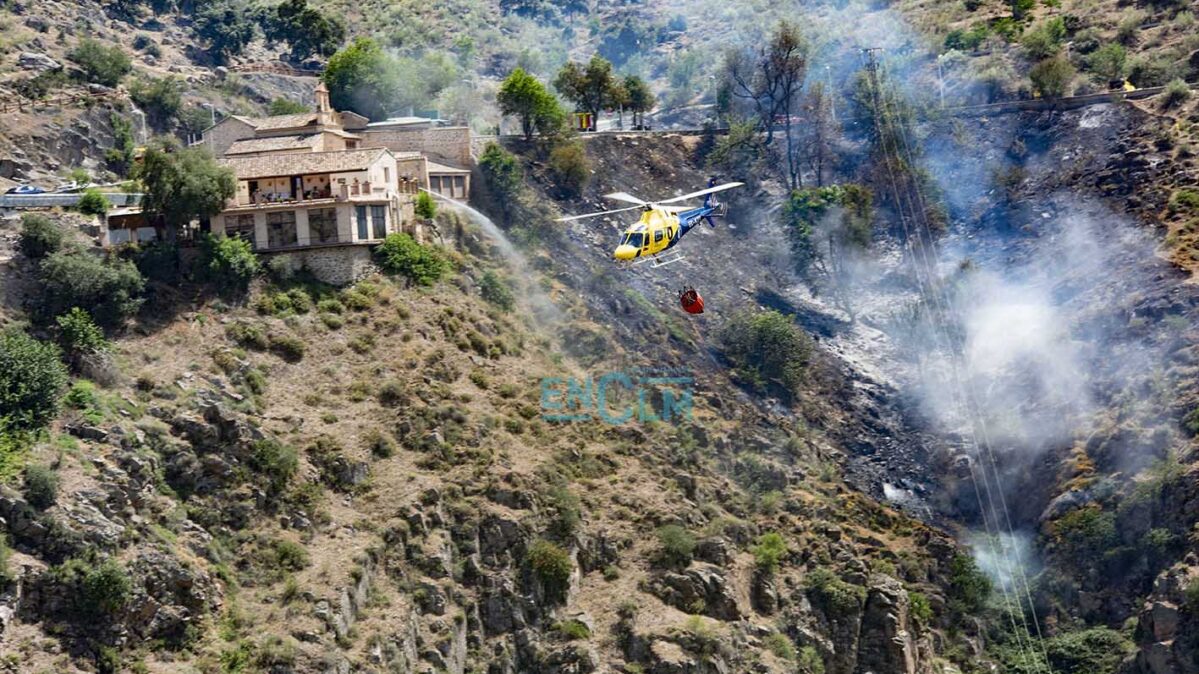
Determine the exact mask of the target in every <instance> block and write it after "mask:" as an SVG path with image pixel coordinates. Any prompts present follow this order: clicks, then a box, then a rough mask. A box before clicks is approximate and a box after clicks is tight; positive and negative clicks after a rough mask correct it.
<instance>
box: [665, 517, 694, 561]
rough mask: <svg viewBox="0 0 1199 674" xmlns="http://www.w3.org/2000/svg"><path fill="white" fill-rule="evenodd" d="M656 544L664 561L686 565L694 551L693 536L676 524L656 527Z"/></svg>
mask: <svg viewBox="0 0 1199 674" xmlns="http://www.w3.org/2000/svg"><path fill="white" fill-rule="evenodd" d="M658 545H659V546H661V552H660V553H659V554H660V556H661V559H662V561H663V562H664V563H666V564H669V565H672V566H687V565H688V564H690V563H691V556H692V555H693V554H694V553H695V536H693V535H692V534H691V532H689V531H687V530H686V529H684V528H683V527H681V526H679V525H677V524H667V525H666V526H664V527H660V528H659V529H658Z"/></svg>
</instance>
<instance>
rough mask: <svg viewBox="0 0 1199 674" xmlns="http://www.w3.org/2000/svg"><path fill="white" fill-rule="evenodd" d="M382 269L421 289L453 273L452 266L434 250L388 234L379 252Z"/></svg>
mask: <svg viewBox="0 0 1199 674" xmlns="http://www.w3.org/2000/svg"><path fill="white" fill-rule="evenodd" d="M375 255H376V256H377V257H378V258H379V266H380V267H382V268H383V270H384V271H386V272H388V273H391V274H399V275H401V276H404V277H406V278H407V279H408V280H410V281H412V282H414V283H416V284H417V285H422V286H428V285H433V284H434V283H436V282H437V280H438V279H440V278H441V277H442V276H444V275H445V274H446V273H447V272H449V270H450V263H449V262H448V261H447V260H446V259H445V258H444V257H442V256H441V254H440V253H439V252H438V251H437V250H436V249H433V248H430V247H428V246H422V245H421V244H419V243H417V242H416V240H415V239H413V238H412V237H411V236H409V235H407V234H403V233H397V234H388V235H387V238H386V239H383V243H381V244H379V246H378V248H376V249H375Z"/></svg>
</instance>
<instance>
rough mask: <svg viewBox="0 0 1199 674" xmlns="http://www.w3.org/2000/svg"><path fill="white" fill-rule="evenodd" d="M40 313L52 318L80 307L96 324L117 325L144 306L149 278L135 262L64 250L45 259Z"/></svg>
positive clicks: (41, 269) (41, 278)
mask: <svg viewBox="0 0 1199 674" xmlns="http://www.w3.org/2000/svg"><path fill="white" fill-rule="evenodd" d="M39 280H40V281H41V284H42V295H41V298H40V302H39V304H38V306H37V309H38V312H39V313H40V314H41V315H42V316H44V317H45V318H46V319H49V318H51V317H54V316H60V315H62V314H64V313H66V312H68V311H70V310H71V308H72V307H80V308H82V309H83V310H85V311H87V312H88V313H89V314H91V316H92V318H93V319H94V320H95V321H96V323H98V324H100V325H103V326H116V325H119V324H121V323H122V322H124V321H125V319H127V318H129V317H130V316H132V315H133V314H134V313H136V312H137V310H138V308H139V307H140V306H141V303H142V299H141V295H142V291H143V289H144V287H145V280H144V279H142V275H141V273H139V272H138V270H137V267H136V266H134V264H133V263H132V262H129V261H126V260H119V259H116V258H107V259H105V258H100V257H97V256H96V255H93V254H91V253H90V252H85V251H69V250H63V251H59V252H57V253H54V254H53V255H50V256H49V257H47V258H46V259H45V260H43V261H42V264H41V267H40V269H39Z"/></svg>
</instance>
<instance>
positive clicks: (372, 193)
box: [225, 182, 388, 209]
mask: <svg viewBox="0 0 1199 674" xmlns="http://www.w3.org/2000/svg"><path fill="white" fill-rule="evenodd" d="M387 193H388V190H387V187H386V186H385V185H383V186H381V185H372V184H371V183H369V182H365V183H354V184H352V185H338V186H337V188H336V189H330V188H325V189H318V190H307V191H305V192H304V193H302V194H300V195H298V196H297V195H295V194H293V193H292V192H290V191H289V192H261V191H260V192H255V193H254V194H253V195H252V196H251V197H250V199H249V200H246V199H242V198H234V199H230V200H229V201H228V202H227V203H226V205H225V207H226V208H227V209H233V208H247V207H250V206H288V205H297V204H306V203H310V202H319V201H351V200H353V199H354V198H355V197H359V198H361V197H371V198H374V199H383V198H386V197H387Z"/></svg>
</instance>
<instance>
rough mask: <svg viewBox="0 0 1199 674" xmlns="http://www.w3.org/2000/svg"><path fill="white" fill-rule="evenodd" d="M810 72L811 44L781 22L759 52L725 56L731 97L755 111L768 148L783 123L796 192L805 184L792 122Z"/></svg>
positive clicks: (792, 27) (788, 162) (788, 165)
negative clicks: (809, 49) (808, 52)
mask: <svg viewBox="0 0 1199 674" xmlns="http://www.w3.org/2000/svg"><path fill="white" fill-rule="evenodd" d="M807 69H808V61H807V45H806V44H805V43H804V41H803V38H802V36H801V35H800V33H799V29H798V28H796V27H795V25H794V24H791V23H790V22H787V21H781V22H779V25H778V27H777V28H776V29H775V31H774V34H773V35H772V36H771V38H770V40H769V41H768V42H767V43H766V44H765V45H763V46H762V47H760V48H759V49H758V50H757V51H756V52H752V53H746V52H738V51H733V52H729V53H728V54H727V55H726V56H725V73H726V77H727V79H728V80H729V83H730V91H731V94H732V96H733V97H735V98H737V99H740V100H742V101H744V102H746V103H747V104H748V105H749V106H750V107H751V109H752V110H753V111H754V116H755V117H756V118H757V120H758V123H759V125H760V126H761V128H762V130H763V131H765V132H766V140H765V145H766V146H770V145H771V143H772V142H773V139H774V131H775V128H776V127H777V126H779V125H780V123H781V125H782V127H783V133H784V137H785V140H786V143H787V148H786V153H787V174H788V177H789V179H790V184H791V188H792V189H795V188H797V187H799V186H800V185H801V180H800V174H799V162H798V158H797V156H796V151H795V137H794V134H793V133H792V126H793V124H792V121H793V113H794V110H795V109H796V108H797V107H798V97H799V94H800V92H801V91H802V89H803V82H804V78H805V77H806V76H807Z"/></svg>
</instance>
